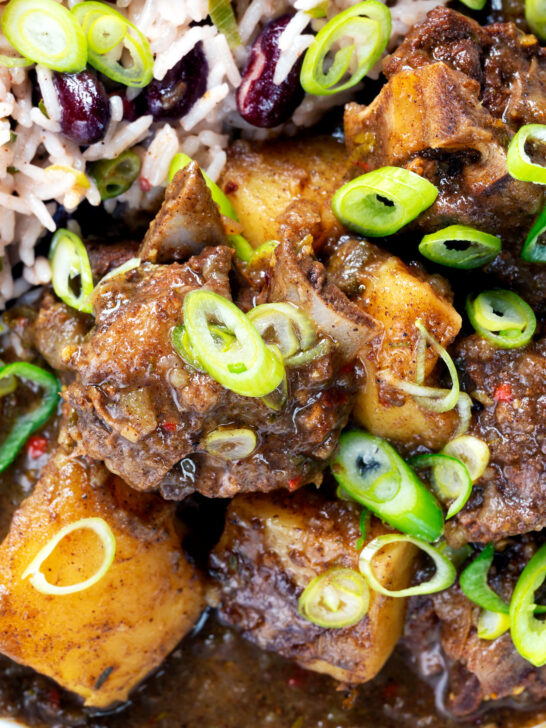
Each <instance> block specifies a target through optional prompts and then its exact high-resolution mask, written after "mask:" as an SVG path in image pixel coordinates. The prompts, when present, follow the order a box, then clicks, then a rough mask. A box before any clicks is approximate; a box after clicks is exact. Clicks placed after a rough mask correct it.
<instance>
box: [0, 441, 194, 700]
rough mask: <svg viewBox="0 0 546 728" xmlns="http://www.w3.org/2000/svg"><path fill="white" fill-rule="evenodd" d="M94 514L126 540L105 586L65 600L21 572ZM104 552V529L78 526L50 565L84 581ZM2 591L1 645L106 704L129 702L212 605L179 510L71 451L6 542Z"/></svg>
mask: <svg viewBox="0 0 546 728" xmlns="http://www.w3.org/2000/svg"><path fill="white" fill-rule="evenodd" d="M88 517H100V518H103V519H104V520H105V521H106V522H107V523H108V524H109V526H110V528H111V529H112V531H113V533H114V536H115V538H116V555H115V558H114V562H113V564H112V566H111V567H110V569H109V571H108V572H107V573H106V575H105V576H104V577H103V578H102V579H101V580H100V581H99V582H97V583H96V584H94V585H93V586H91V587H90V588H88V589H86V590H85V591H80V592H77V593H73V594H65V595H59V596H57V595H46V594H43V593H41V592H39V591H37V590H36V589H35V588H34V587H33V586H32V584H31V583H30V581H29V579H25V580H23V579H22V578H21V577H22V574H23V573H24V571H25V569H26V568H27V566H28V565H29V564H30V562H31V561H32V560H33V559H34V557H35V556H36V555H37V554H38V552H39V551H40V550H41V549H42V548H43V546H44V545H45V544H46V543H48V541H49V540H50V539H51V538H52V537H53V536H54V535H55V534H57V533H58V532H59V530H60V529H61V528H62V527H63V526H65V525H66V524H69V523H72V522H74V521H77V520H79V519H81V518H88ZM102 556H103V547H102V544H101V542H100V540H99V538H98V537H97V536H96V535H95V534H94V533H92V532H91V531H88V530H79V531H74V532H73V533H72V534H71V535H70V536H67V537H65V538H64V539H63V540H62V541H61V542H60V543H59V545H58V546H57V548H56V549H55V550H54V551H53V553H52V554H51V556H49V557H48V559H47V560H46V561H45V562H44V563H43V565H42V567H41V571H42V572H43V573H44V574H45V575H46V577H47V579H48V580H49V581H50V582H51V583H53V584H59V585H60V584H62V585H67V584H75V583H78V582H81V581H83V580H84V579H87V578H89V577H90V576H91V575H92V574H94V573H95V572H96V570H97V567H98V566H99V565H100V563H101V561H102ZM0 594H1V597H0V651H1V652H3V653H4V654H6V655H8V656H9V657H10V658H11V659H13V660H15V661H16V662H20V663H22V664H24V665H29V666H30V667H32V668H34V669H35V670H37V671H38V672H41V673H43V674H44V675H47V676H49V677H51V678H53V679H54V680H56V681H57V682H58V683H59V684H60V685H61V686H62V687H64V688H67V689H68V690H72V691H73V692H75V693H77V694H78V695H81V696H82V697H83V698H85V704H86V705H92V706H95V707H99V708H104V707H107V706H110V705H111V704H113V703H115V702H117V701H123V700H126V699H127V696H128V694H129V691H130V690H131V688H132V687H133V686H134V685H136V684H137V683H138V682H139V681H140V680H141V679H142V678H144V677H145V676H146V675H147V674H148V673H149V672H150V671H151V670H153V669H154V668H155V667H157V666H158V665H159V664H160V662H161V661H162V660H163V659H164V657H165V656H166V655H167V654H168V652H170V650H172V649H173V648H174V647H175V645H176V644H177V643H178V641H179V640H180V639H181V638H182V637H183V636H184V635H185V634H186V632H187V631H188V630H189V629H191V627H192V626H193V624H194V622H195V621H196V620H197V618H198V616H199V614H200V612H201V610H202V608H203V587H202V582H201V578H200V576H199V575H198V573H197V572H196V571H195V569H194V568H193V566H191V565H190V563H189V562H188V561H187V559H186V557H185V556H184V553H183V551H182V548H181V543H180V536H179V534H178V533H177V529H176V523H175V516H174V510H173V507H172V506H171V505H170V504H167V503H165V502H164V501H162V500H161V499H160V498H159V497H158V496H156V495H151V494H142V493H138V492H136V491H134V490H131V489H130V488H129V487H128V486H126V485H125V483H123V481H121V480H120V479H119V478H117V477H114V476H110V475H109V474H108V473H107V471H106V470H105V469H104V468H103V467H102V466H97V465H86V464H84V462H83V461H77V460H74V459H71V458H70V457H69V456H67V455H66V454H65V453H63V452H61V451H58V452H57V453H56V454H55V455H54V456H53V459H52V461H51V462H50V463H49V465H48V466H47V468H46V471H45V473H44V475H43V476H42V478H41V479H40V481H39V482H38V484H37V485H36V488H35V490H34V492H33V493H32V495H30V496H29V497H28V498H27V499H26V500H25V501H24V502H23V504H22V505H21V507H20V508H19V510H18V511H16V513H15V515H14V517H13V521H12V524H11V528H10V531H9V533H8V535H7V537H6V539H5V540H4V542H3V543H2V545H1V546H0Z"/></svg>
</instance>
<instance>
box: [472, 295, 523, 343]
mask: <svg viewBox="0 0 546 728" xmlns="http://www.w3.org/2000/svg"><path fill="white" fill-rule="evenodd" d="M466 313H467V315H468V318H469V319H470V323H471V324H472V326H473V327H474V328H475V329H476V333H477V334H479V335H480V336H481V337H482V338H484V339H487V341H489V342H491V343H492V344H494V345H495V346H498V347H500V348H502V349H517V348H519V347H521V346H525V344H527V343H529V341H530V340H531V338H532V336H533V334H534V333H535V329H536V326H537V320H536V317H535V314H534V313H533V309H532V308H531V307H530V306H529V304H528V303H526V302H525V301H524V300H523V299H522V298H520V296H518V294H517V293H514V292H513V291H505V290H494V291H483V292H482V293H480V294H479V295H478V296H476V297H475V298H472V297H471V296H469V297H468V298H467V299H466Z"/></svg>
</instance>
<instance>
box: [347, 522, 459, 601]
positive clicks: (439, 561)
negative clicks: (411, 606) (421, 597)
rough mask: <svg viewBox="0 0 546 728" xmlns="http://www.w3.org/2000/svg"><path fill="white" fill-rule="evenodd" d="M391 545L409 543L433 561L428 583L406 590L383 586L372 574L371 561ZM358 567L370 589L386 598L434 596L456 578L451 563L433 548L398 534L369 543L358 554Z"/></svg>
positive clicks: (375, 539) (416, 539) (380, 537)
mask: <svg viewBox="0 0 546 728" xmlns="http://www.w3.org/2000/svg"><path fill="white" fill-rule="evenodd" d="M393 543H411V544H413V545H414V546H417V548H419V549H421V550H422V551H424V552H425V553H426V554H428V556H430V558H431V559H432V560H433V561H434V565H435V567H436V573H435V574H434V576H433V577H432V578H431V579H429V580H428V581H425V582H423V583H421V584H417V585H416V586H411V587H408V588H407V589H397V590H391V589H387V588H386V587H385V586H383V584H381V582H380V581H379V580H378V579H377V577H376V575H375V573H374V569H373V560H374V557H375V556H376V555H377V553H378V552H379V551H381V549H383V548H385V547H386V546H390V544H393ZM358 566H359V569H360V573H361V574H362V575H363V576H364V577H365V578H366V580H367V582H368V584H369V585H370V587H371V588H372V589H373V590H374V591H376V592H379V593H380V594H384V595H385V596H387V597H411V596H415V595H418V594H434V593H435V592H439V591H443V590H444V589H448V588H449V587H450V586H451V585H452V584H453V582H454V581H455V578H456V576H457V571H456V569H455V567H454V566H453V564H452V563H451V561H450V560H449V559H446V557H445V556H443V555H442V554H441V553H440V552H439V551H438V549H436V548H434V546H431V545H430V544H428V543H426V541H422V540H421V539H418V538H412V537H411V536H405V535H403V534H398V533H392V534H390V533H389V534H385V535H383V536H378V537H377V538H374V539H373V541H370V543H369V544H367V545H366V546H365V547H364V548H363V549H362V551H361V553H360V559H359V563H358Z"/></svg>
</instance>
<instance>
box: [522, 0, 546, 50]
mask: <svg viewBox="0 0 546 728" xmlns="http://www.w3.org/2000/svg"><path fill="white" fill-rule="evenodd" d="M525 19H526V20H527V23H528V24H529V27H530V28H531V30H532V31H533V33H534V34H535V35H536V37H537V38H540V40H543V41H544V40H546V5H545V4H544V0H525Z"/></svg>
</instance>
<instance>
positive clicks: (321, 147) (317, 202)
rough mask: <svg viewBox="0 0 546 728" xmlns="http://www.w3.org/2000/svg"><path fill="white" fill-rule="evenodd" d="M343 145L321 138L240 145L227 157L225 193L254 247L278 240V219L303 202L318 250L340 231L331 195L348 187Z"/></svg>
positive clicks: (222, 182) (231, 149) (224, 175)
mask: <svg viewBox="0 0 546 728" xmlns="http://www.w3.org/2000/svg"><path fill="white" fill-rule="evenodd" d="M346 171H347V155H346V153H345V147H344V145H343V144H341V143H339V142H336V141H335V140H334V139H332V138H331V137H317V138H313V139H301V140H293V141H280V142H275V144H273V145H271V144H270V145H268V144H263V145H257V144H252V145H250V144H249V143H248V142H244V141H238V142H236V143H235V144H233V145H232V147H231V148H230V151H229V156H228V162H227V165H226V168H225V171H224V174H223V176H222V181H221V187H222V189H223V190H224V192H225V193H226V194H227V196H228V197H229V200H230V202H231V204H232V205H233V207H234V209H235V212H236V213H237V215H238V217H239V220H240V222H241V224H242V226H243V234H244V235H245V236H246V237H247V239H248V241H249V242H250V244H251V245H252V246H253V247H257V246H258V245H260V243H263V242H264V241H266V240H272V239H273V240H277V239H279V236H280V231H279V222H280V221H279V216H281V215H282V213H283V212H284V211H285V210H286V208H287V207H288V206H289V205H292V204H294V203H295V202H296V203H297V201H299V200H308V201H311V203H312V206H313V207H312V209H313V208H314V214H315V217H316V218H317V227H318V228H319V232H318V236H317V235H315V237H316V238H317V239H316V240H315V245H316V246H319V245H320V244H321V238H322V239H324V238H325V237H327V236H328V235H330V234H333V233H334V231H338V232H339V231H340V228H339V225H338V223H337V221H336V218H335V217H334V214H333V212H332V208H331V199H332V195H333V194H334V192H335V191H336V189H337V188H338V187H341V185H342V184H343V182H344V181H345V177H346Z"/></svg>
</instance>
